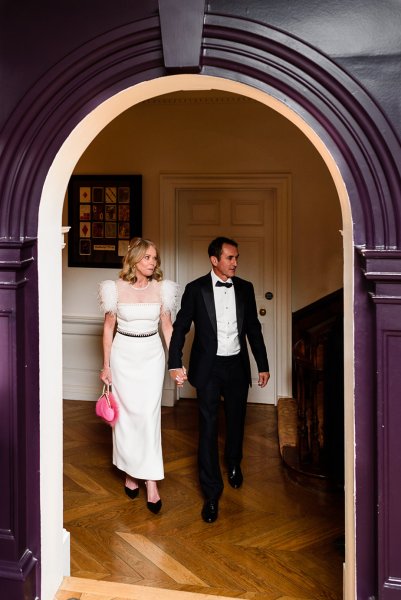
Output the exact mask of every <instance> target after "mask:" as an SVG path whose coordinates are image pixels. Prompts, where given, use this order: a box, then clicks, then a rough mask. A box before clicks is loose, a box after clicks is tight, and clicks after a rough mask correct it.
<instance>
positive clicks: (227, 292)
mask: <svg viewBox="0 0 401 600" xmlns="http://www.w3.org/2000/svg"><path fill="white" fill-rule="evenodd" d="M211 276H212V283H213V295H214V305H215V308H216V320H217V355H218V356H231V355H233V354H239V352H240V349H241V347H240V343H239V336H238V325H237V311H236V306H235V292H234V286H233V285H232V286H231V287H230V288H226V287H216V282H217V281H223V280H222V279H220V278H219V277H217V275H216V274H215V272H214V271H211ZM223 283H232V281H231V279H227V281H226V282H223Z"/></svg>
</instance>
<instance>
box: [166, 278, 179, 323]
mask: <svg viewBox="0 0 401 600" xmlns="http://www.w3.org/2000/svg"><path fill="white" fill-rule="evenodd" d="M180 300H181V290H180V286H179V285H178V283H175V281H170V280H169V279H164V280H163V281H162V282H161V304H162V307H161V312H162V314H163V313H170V315H171V319H172V320H174V319H175V315H176V313H177V311H178V309H179V306H180Z"/></svg>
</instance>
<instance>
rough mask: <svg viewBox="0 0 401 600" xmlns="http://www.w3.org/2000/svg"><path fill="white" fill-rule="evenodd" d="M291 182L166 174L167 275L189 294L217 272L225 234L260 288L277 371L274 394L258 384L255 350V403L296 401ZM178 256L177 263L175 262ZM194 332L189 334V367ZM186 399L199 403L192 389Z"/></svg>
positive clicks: (241, 272)
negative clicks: (191, 285) (217, 243)
mask: <svg viewBox="0 0 401 600" xmlns="http://www.w3.org/2000/svg"><path fill="white" fill-rule="evenodd" d="M289 188H290V178H289V176H288V175H285V174H284V175H281V174H280V175H273V174H260V173H257V174H245V175H244V174H237V175H232V174H229V175H224V174H209V175H207V174H203V175H202V174H164V175H162V176H161V187H160V191H161V197H162V213H161V219H162V244H161V247H162V256H163V257H165V258H166V257H169V258H167V260H165V258H163V265H164V270H166V265H167V270H166V274H167V275H168V276H170V277H171V278H175V280H176V281H178V283H179V284H180V285H181V286H182V288H183V289H184V287H185V285H186V284H187V283H188V282H189V281H192V280H193V279H195V278H197V277H200V276H202V275H204V274H206V273H207V272H209V271H210V269H211V265H210V261H209V257H208V254H207V247H208V245H209V242H210V241H211V240H212V239H213V238H215V237H217V236H220V235H223V236H226V237H229V238H233V239H234V240H236V241H237V242H238V245H239V255H240V256H239V263H238V269H237V275H238V276H239V277H242V278H243V279H247V280H248V281H251V282H252V283H253V285H254V288H255V296H256V303H257V309H258V316H259V320H260V323H261V325H262V331H263V336H264V339H265V344H266V348H267V354H268V358H269V366H270V381H269V383H268V385H267V387H265V388H263V389H260V388H259V386H258V385H257V381H258V373H257V367H256V363H255V360H254V359H253V356H252V353H251V351H250V358H251V369H252V387H251V389H250V391H249V395H248V401H249V402H256V403H266V404H275V403H276V402H277V399H278V397H280V396H290V395H291V327H290V323H291V293H290V247H289V246H290V211H289V193H290V192H289ZM173 256H174V259H172V258H171V257H173ZM192 339H193V336H192V331H191V332H190V333H189V334H188V335H187V339H186V344H185V348H184V364H185V365H186V366H188V359H189V351H190V348H191V345H192ZM178 393H179V395H180V396H181V397H185V398H188V397H195V396H196V393H195V390H194V389H193V388H192V387H191V386H190V385H189V384H186V385H185V386H184V388H183V389H182V390H179V391H178Z"/></svg>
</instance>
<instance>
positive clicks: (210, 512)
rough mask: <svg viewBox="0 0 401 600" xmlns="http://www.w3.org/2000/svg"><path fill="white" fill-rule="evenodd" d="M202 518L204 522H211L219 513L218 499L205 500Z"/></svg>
mask: <svg viewBox="0 0 401 600" xmlns="http://www.w3.org/2000/svg"><path fill="white" fill-rule="evenodd" d="M201 514H202V519H203V520H204V521H205V522H206V523H213V522H214V521H215V520H216V519H217V517H218V514H219V501H218V500H205V503H204V504H203V508H202V513H201Z"/></svg>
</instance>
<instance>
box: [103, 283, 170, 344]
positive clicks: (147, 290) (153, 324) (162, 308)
mask: <svg viewBox="0 0 401 600" xmlns="http://www.w3.org/2000/svg"><path fill="white" fill-rule="evenodd" d="M99 295H100V303H101V307H102V309H103V311H104V312H111V313H113V314H115V315H116V316H117V327H118V328H119V329H120V330H121V331H126V332H129V333H138V334H141V333H149V332H153V331H156V330H157V328H158V325H159V320H160V315H161V314H162V313H164V312H169V313H170V314H172V313H174V312H175V310H176V308H177V298H178V286H177V284H176V283H174V282H173V281H169V280H164V281H161V282H159V281H155V280H154V279H153V280H151V281H149V283H148V285H147V286H146V287H144V288H136V287H135V284H134V285H132V284H130V283H128V282H127V281H123V280H121V279H118V280H117V281H111V280H107V281H103V282H102V283H101V284H100V294H99Z"/></svg>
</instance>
